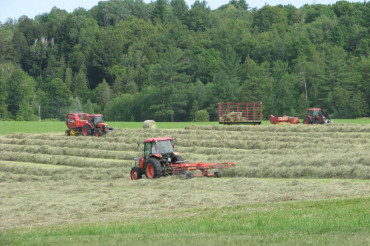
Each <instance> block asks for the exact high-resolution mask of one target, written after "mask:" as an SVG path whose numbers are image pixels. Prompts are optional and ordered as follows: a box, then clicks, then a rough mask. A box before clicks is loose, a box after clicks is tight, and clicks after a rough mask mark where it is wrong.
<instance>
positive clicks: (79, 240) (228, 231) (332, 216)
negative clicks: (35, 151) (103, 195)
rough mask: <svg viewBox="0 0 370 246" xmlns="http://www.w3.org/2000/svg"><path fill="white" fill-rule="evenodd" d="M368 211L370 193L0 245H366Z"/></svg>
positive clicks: (48, 233)
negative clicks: (359, 196) (363, 195)
mask: <svg viewBox="0 0 370 246" xmlns="http://www.w3.org/2000/svg"><path fill="white" fill-rule="evenodd" d="M369 210H370V197H365V198H354V199H338V200H323V201H322V200H321V201H304V202H285V203H269V204H253V205H246V206H244V205H243V206H233V207H227V208H218V209H202V210H198V209H196V208H194V209H191V210H189V211H186V212H184V211H183V212H179V213H178V214H177V215H176V214H172V216H171V218H138V219H137V220H133V219H131V220H128V221H119V222H115V223H112V222H111V223H101V224H81V225H64V226H54V227H46V228H35V229H16V230H8V231H2V232H1V233H0V244H1V245H108V244H109V245H112V244H123V245H126V244H130V245H173V244H174V243H175V244H176V245H190V244H191V245H246V244H251V243H252V244H253V245H266V244H268V245H270V244H274V245H279V244H282V245H320V244H325V245H338V244H340V245H352V244H354V243H355V244H356V245H366V243H368V242H369V241H368V240H369V239H368V235H369V233H370V215H369ZM354 240H355V241H354Z"/></svg>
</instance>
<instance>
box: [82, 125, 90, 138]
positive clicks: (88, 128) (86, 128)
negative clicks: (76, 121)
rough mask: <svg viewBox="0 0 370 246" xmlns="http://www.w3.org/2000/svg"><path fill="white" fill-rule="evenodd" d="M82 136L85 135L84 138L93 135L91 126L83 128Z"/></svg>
mask: <svg viewBox="0 0 370 246" xmlns="http://www.w3.org/2000/svg"><path fill="white" fill-rule="evenodd" d="M82 135H84V136H89V135H91V128H90V126H89V125H84V126H83V127H82Z"/></svg>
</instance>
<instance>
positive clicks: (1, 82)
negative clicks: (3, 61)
mask: <svg viewBox="0 0 370 246" xmlns="http://www.w3.org/2000/svg"><path fill="white" fill-rule="evenodd" d="M7 98H8V93H7V89H6V83H5V79H4V77H3V76H2V72H1V70H0V119H5V118H7V117H8V109H7V108H8V107H7V105H6V103H5V102H6V99H7Z"/></svg>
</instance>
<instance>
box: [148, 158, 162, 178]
mask: <svg viewBox="0 0 370 246" xmlns="http://www.w3.org/2000/svg"><path fill="white" fill-rule="evenodd" d="M161 175H162V168H161V164H160V163H159V161H158V160H157V159H153V158H150V159H149V160H148V161H147V162H146V163H145V176H146V177H147V178H148V179H155V178H160V177H161Z"/></svg>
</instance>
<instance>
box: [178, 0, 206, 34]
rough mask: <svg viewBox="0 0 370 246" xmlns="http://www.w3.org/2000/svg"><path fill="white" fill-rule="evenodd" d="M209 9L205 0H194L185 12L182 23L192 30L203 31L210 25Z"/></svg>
mask: <svg viewBox="0 0 370 246" xmlns="http://www.w3.org/2000/svg"><path fill="white" fill-rule="evenodd" d="M210 14H211V9H210V8H209V7H208V6H207V2H206V1H198V0H197V1H195V2H194V4H193V5H192V6H191V9H190V10H189V11H188V12H186V14H185V17H184V20H183V22H184V24H185V25H187V26H188V28H189V29H191V30H193V31H196V32H197V31H201V32H203V31H205V30H206V29H207V28H209V27H211V26H212V20H211V15H210Z"/></svg>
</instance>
